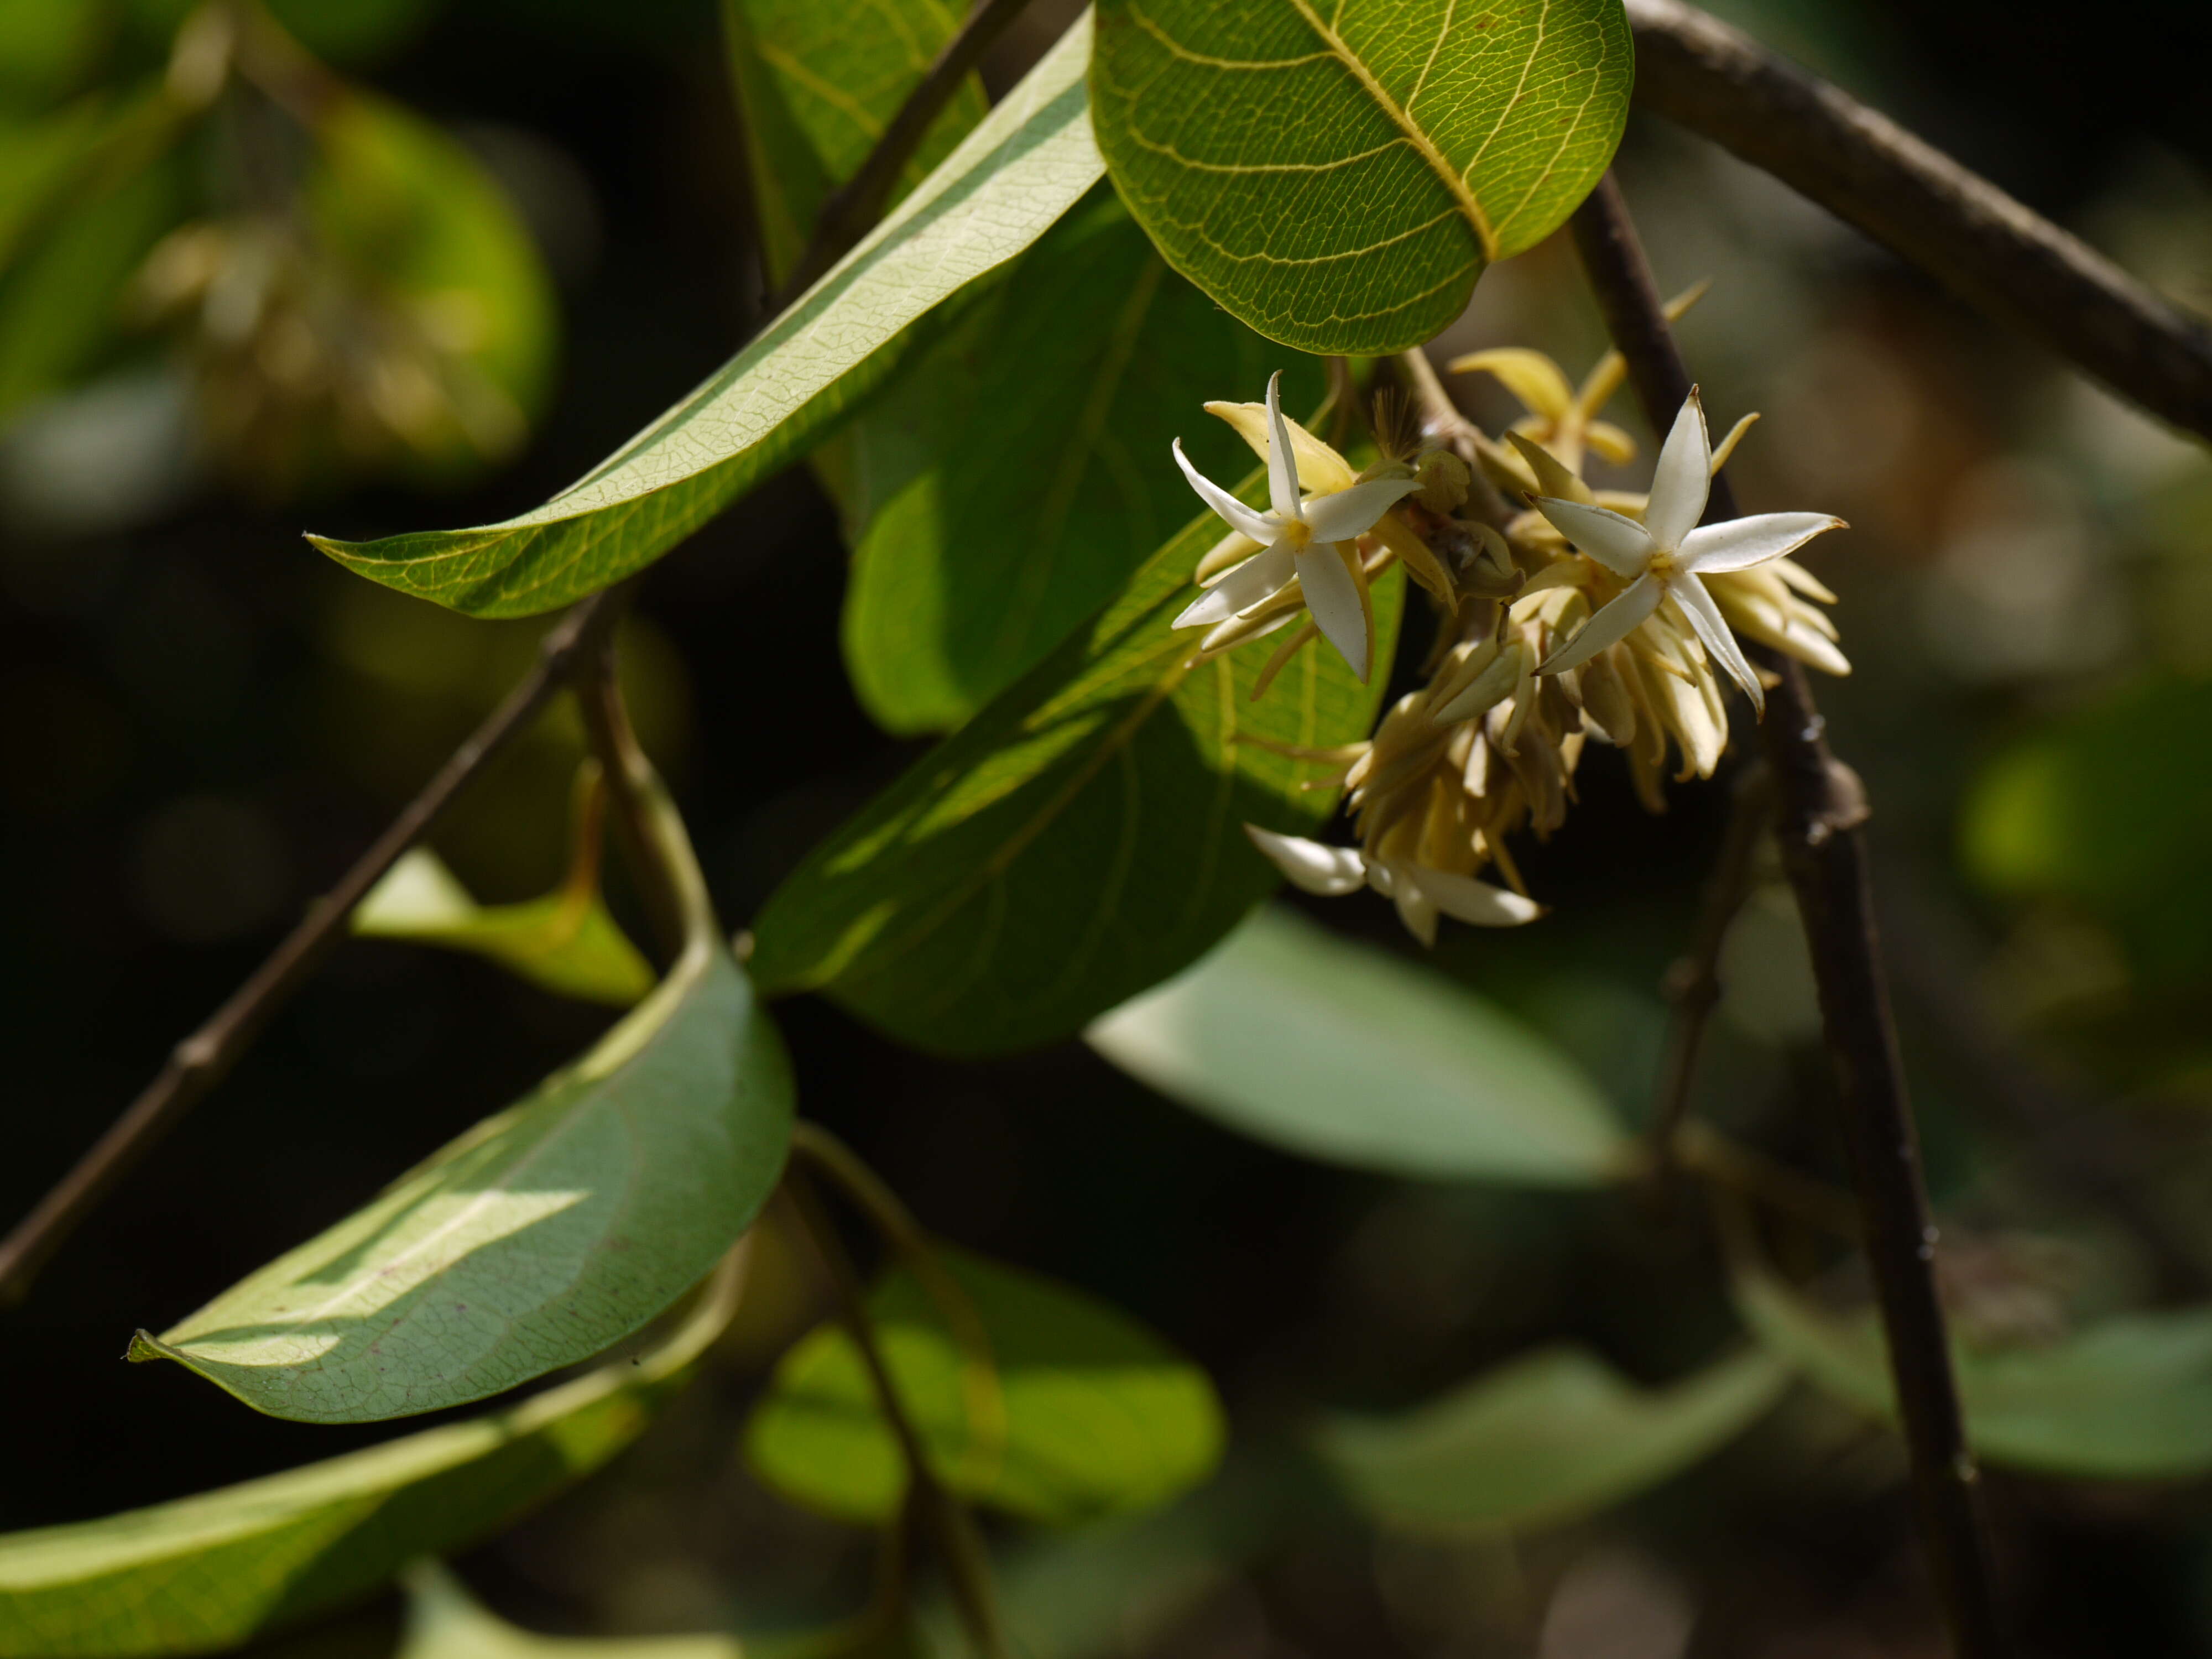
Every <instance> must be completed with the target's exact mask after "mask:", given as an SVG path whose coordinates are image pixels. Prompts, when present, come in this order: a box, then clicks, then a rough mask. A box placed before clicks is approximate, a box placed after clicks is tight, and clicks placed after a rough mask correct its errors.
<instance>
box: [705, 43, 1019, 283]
mask: <svg viewBox="0 0 2212 1659" xmlns="http://www.w3.org/2000/svg"><path fill="white" fill-rule="evenodd" d="M961 15H962V9H961V7H960V6H958V5H957V4H956V3H953V0H852V3H849V4H845V5H834V6H831V5H823V3H822V0H722V21H723V26H724V28H725V30H726V33H727V35H728V37H729V43H730V67H731V71H732V75H733V76H735V78H736V81H737V86H738V116H739V118H741V119H742V120H743V121H744V126H745V154H746V159H747V161H749V162H750V178H751V181H752V187H753V207H754V211H755V212H756V213H757V215H758V216H759V219H760V231H761V240H762V242H763V244H764V247H763V252H764V253H765V254H766V256H767V262H768V269H769V277H770V280H771V281H775V282H781V281H782V280H783V278H784V276H785V275H786V274H787V272H788V271H789V270H791V268H792V266H793V264H796V263H798V259H799V252H800V250H802V249H803V248H804V247H805V246H806V242H807V239H808V237H809V236H810V235H811V234H812V231H813V227H814V220H815V216H816V215H817V214H818V213H819V212H820V211H821V210H822V204H823V202H825V201H826V200H828V199H829V192H830V191H832V190H834V189H835V188H836V186H837V185H841V184H842V183H844V182H845V180H846V179H849V178H851V177H852V176H853V174H854V173H856V172H857V171H859V169H860V163H861V162H862V161H864V160H866V157H867V154H868V152H869V151H870V150H871V149H873V148H874V147H875V143H876V140H877V139H878V138H880V137H882V136H883V132H884V128H885V127H886V126H887V125H890V118H891V117H892V116H893V115H895V114H896V113H897V112H898V108H899V106H900V105H901V104H902V103H903V102H904V101H905V100H906V95H907V94H908V92H909V91H911V90H912V89H913V88H914V85H915V82H918V81H920V80H921V76H922V74H923V72H924V71H925V70H927V69H928V68H929V66H930V64H931V63H932V62H933V61H934V60H935V58H936V57H937V54H938V53H939V52H940V51H941V50H943V48H944V46H945V42H947V41H948V40H951V38H952V36H953V34H954V33H956V32H957V30H958V29H959V27H960V20H961ZM988 108H989V104H988V102H987V100H986V99H985V98H984V96H983V88H982V86H981V83H980V82H977V81H976V80H975V78H974V77H973V76H970V77H969V79H968V80H966V81H964V82H962V83H961V85H960V86H959V88H957V90H956V91H955V92H954V93H953V94H952V96H951V99H950V100H948V101H947V103H946V104H945V109H944V111H943V112H942V113H941V114H939V116H938V118H937V119H936V120H935V121H934V122H933V123H932V124H931V126H930V129H929V131H928V132H927V133H926V134H925V135H924V136H923V137H922V141H921V144H920V145H919V146H917V147H916V149H915V154H914V158H913V160H911V161H908V163H907V166H906V169H905V172H904V173H903V174H902V177H901V179H900V189H899V194H900V195H904V194H905V193H906V192H907V191H911V190H912V189H914V188H915V186H916V185H919V184H920V183H921V181H922V180H923V179H925V178H926V177H927V176H928V174H929V173H930V171H931V169H933V167H936V166H937V165H938V163H939V162H940V161H944V160H945V157H946V156H947V155H951V153H952V150H953V149H954V147H955V146H956V145H957V144H958V143H959V142H960V140H961V139H962V138H963V137H964V136H965V135H966V134H967V133H968V131H969V129H970V128H972V127H974V126H975V124H976V123H977V122H979V121H981V119H982V118H983V116H984V113H985V112H986V111H987V109H988Z"/></svg>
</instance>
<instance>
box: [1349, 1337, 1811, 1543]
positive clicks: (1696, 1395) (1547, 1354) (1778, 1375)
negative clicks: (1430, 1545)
mask: <svg viewBox="0 0 2212 1659" xmlns="http://www.w3.org/2000/svg"><path fill="white" fill-rule="evenodd" d="M1789 1380H1790V1372H1789V1368H1788V1367H1787V1366H1786V1365H1784V1364H1782V1363H1781V1362H1780V1361H1779V1360H1777V1359H1775V1358H1772V1357H1771V1356H1770V1355H1767V1354H1765V1353H1762V1352H1757V1351H1753V1352H1748V1353H1744V1354H1740V1355H1737V1356H1736V1357H1735V1358H1730V1359H1725V1360H1723V1361H1721V1362H1720V1363H1719V1364H1716V1365H1713V1366H1711V1367H1710V1368H1709V1369H1707V1370H1703V1371H1700V1372H1699V1373H1697V1374H1696V1375H1695V1376H1689V1377H1686V1378H1684V1379H1683V1380H1682V1381H1680V1382H1679V1383H1673V1384H1671V1385H1669V1386H1668V1387H1667V1388H1664V1389H1642V1388H1638V1386H1637V1385H1636V1384H1634V1383H1631V1382H1630V1381H1628V1379H1626V1377H1624V1376H1621V1375H1620V1372H1618V1371H1616V1370H1613V1368H1612V1367H1611V1366H1610V1365H1607V1364H1605V1362H1604V1361H1602V1360H1601V1359H1599V1358H1597V1357H1596V1356H1595V1355H1594V1354H1591V1353H1589V1352H1586V1351H1585V1350H1583V1349H1581V1348H1575V1347H1554V1348H1544V1349H1540V1350H1538V1351H1537V1352H1534V1353H1532V1354H1528V1355H1526V1356H1524V1357H1522V1358H1519V1359H1516V1360H1513V1361H1511V1362H1510V1363H1509V1364H1504V1365H1501V1366H1499V1367H1498V1369H1497V1370H1493V1371H1491V1372H1489V1373H1487V1374H1486V1375H1485V1376H1480V1377H1477V1378H1475V1379H1474V1381H1473V1382H1471V1383H1468V1384H1467V1385H1466V1386H1465V1387H1463V1388H1462V1389H1457V1390H1455V1391H1454V1392H1453V1393H1451V1394H1449V1395H1445V1396H1444V1397H1443V1398H1442V1399H1440V1400H1437V1401H1432V1402H1431V1403H1430V1404H1429V1405H1426V1406H1424V1407H1420V1408H1419V1409H1418V1410H1415V1411H1413V1412H1409V1413H1406V1414H1405V1415H1403V1416H1400V1417H1395V1418H1359V1417H1340V1418H1337V1419H1334V1420H1332V1421H1331V1422H1330V1423H1328V1425H1326V1426H1325V1427H1324V1428H1323V1430H1322V1431H1321V1434H1320V1437H1319V1444H1320V1448H1321V1451H1322V1457H1323V1459H1324V1460H1325V1461H1326V1462H1328V1465H1329V1467H1330V1468H1332V1469H1333V1470H1334V1472H1335V1474H1336V1475H1337V1477H1338V1478H1339V1480H1341V1481H1342V1482H1343V1484H1344V1486H1345V1488H1346V1491H1347V1492H1349V1493H1350V1494H1351V1496H1352V1498H1353V1500H1354V1501H1355V1502H1356V1503H1358V1504H1359V1505H1360V1507H1361V1508H1362V1509H1364V1510H1366V1511H1368V1512H1369V1513H1370V1514H1371V1515H1372V1516H1375V1517H1376V1520H1378V1521H1380V1522H1383V1524H1385V1525H1387V1526H1389V1527H1390V1528H1393V1529H1395V1530H1397V1531H1401V1532H1407V1533H1413V1534H1434V1535H1438V1536H1444V1537H1449V1536H1454V1535H1458V1534H1468V1533H1476V1532H1481V1531H1485V1530H1490V1529H1494V1528H1500V1527H1509V1528H1528V1527H1540V1526H1548V1525H1551V1524H1553V1523H1554V1522H1561V1521H1567V1520H1571V1519H1573V1518H1575V1517H1576V1516H1581V1515H1586V1514H1588V1513H1589V1512H1590V1511H1592V1510H1599V1509H1602V1508H1604V1507H1606V1506H1607V1504H1614V1503H1618V1502H1620V1500H1621V1499H1623V1498H1630V1497H1632V1496H1634V1495H1635V1494H1636V1493H1637V1492H1641V1491H1643V1490H1644V1488H1646V1487H1648V1486H1656V1485H1657V1484H1658V1483H1659V1482H1660V1481H1662V1480H1666V1479H1667V1478H1668V1476H1670V1475H1673V1474H1678V1473H1680V1471H1681V1470H1683V1469H1686V1468H1689V1467H1690V1466H1691V1465H1692V1464H1693V1463H1696V1462H1699V1460H1701V1459H1703V1458H1705V1457H1706V1456H1707V1455H1710V1454H1711V1453H1712V1452H1714V1451H1716V1450H1717V1449H1719V1448H1720V1447H1722V1446H1723V1445H1725V1444H1726V1443H1728V1442H1729V1441H1730V1440H1732V1439H1734V1438H1735V1437H1736V1436H1737V1435H1738V1434H1740V1433H1741V1432H1742V1431H1744V1430H1745V1429H1746V1428H1747V1427H1748V1426H1749V1425H1751V1424H1752V1422H1753V1420H1754V1419H1757V1418H1758V1417H1759V1415H1760V1414H1761V1413H1764V1412H1765V1411H1766V1409H1767V1408H1768V1407H1771V1405H1773V1403H1774V1402H1775V1401H1776V1400H1777V1399H1778V1398H1779V1397H1780V1395H1781V1394H1782V1391H1783V1389H1784V1388H1785V1387H1786V1386H1787V1385H1788V1383H1789Z"/></svg>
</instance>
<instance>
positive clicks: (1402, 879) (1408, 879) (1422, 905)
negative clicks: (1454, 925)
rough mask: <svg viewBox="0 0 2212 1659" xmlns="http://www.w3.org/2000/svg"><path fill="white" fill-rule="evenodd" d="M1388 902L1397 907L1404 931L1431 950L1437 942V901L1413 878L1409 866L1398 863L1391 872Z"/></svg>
mask: <svg viewBox="0 0 2212 1659" xmlns="http://www.w3.org/2000/svg"><path fill="white" fill-rule="evenodd" d="M1391 874H1392V876H1393V878H1394V879H1393V881H1392V883H1391V887H1390V902H1392V903H1393V904H1395V905H1396V906H1397V907H1398V920H1399V921H1402V922H1404V923H1405V924H1406V931H1407V933H1411V934H1412V935H1413V937H1414V938H1415V939H1419V940H1420V941H1421V943H1422V944H1424V945H1427V946H1429V947H1430V948H1431V950H1433V949H1435V948H1436V943H1437V902H1436V901H1435V900H1434V899H1432V898H1431V897H1430V896H1428V894H1427V893H1426V892H1425V891H1423V890H1422V888H1421V885H1420V884H1419V882H1417V881H1416V880H1414V879H1413V870H1412V868H1411V866H1407V865H1402V864H1401V865H1398V866H1395V867H1394V869H1393V870H1392V872H1391Z"/></svg>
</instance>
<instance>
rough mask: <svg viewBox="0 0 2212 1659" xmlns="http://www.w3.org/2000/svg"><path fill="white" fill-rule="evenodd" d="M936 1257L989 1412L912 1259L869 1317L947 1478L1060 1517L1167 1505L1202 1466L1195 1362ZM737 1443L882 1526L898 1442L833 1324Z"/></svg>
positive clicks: (973, 1264)
mask: <svg viewBox="0 0 2212 1659" xmlns="http://www.w3.org/2000/svg"><path fill="white" fill-rule="evenodd" d="M936 1255H937V1260H938V1261H939V1264H940V1265H941V1267H943V1268H944V1269H945V1274H946V1276H947V1277H949V1278H950V1279H951V1281H952V1286H953V1287H954V1289H955V1290H956V1291H957V1294H958V1295H959V1296H960V1297H962V1298H963V1299H964V1302H965V1304H966V1307H965V1309H964V1310H963V1312H964V1313H966V1314H972V1316H973V1317H974V1319H975V1321H976V1322H979V1324H980V1328H981V1333H982V1334H983V1336H984V1337H985V1338H986V1339H987V1342H988V1346H989V1355H988V1358H989V1362H990V1364H991V1365H992V1367H993V1369H994V1371H995V1375H996V1380H997V1386H996V1388H995V1389H987V1390H985V1391H984V1399H985V1400H986V1401H987V1402H988V1403H987V1406H985V1407H981V1408H979V1407H977V1404H976V1391H975V1389H973V1387H972V1386H970V1383H969V1367H970V1366H971V1364H974V1363H975V1355H973V1353H972V1352H971V1351H970V1348H969V1346H968V1345H967V1344H965V1343H963V1340H962V1339H961V1337H960V1336H959V1335H957V1334H956V1333H955V1329H954V1328H953V1326H952V1324H951V1322H949V1320H948V1315H947V1311H946V1310H945V1308H944V1307H943V1306H942V1305H941V1304H940V1301H939V1297H934V1296H933V1295H931V1294H930V1292H929V1291H928V1290H927V1289H925V1287H924V1285H923V1283H922V1281H921V1280H920V1279H917V1278H916V1277H915V1275H914V1274H913V1273H911V1272H910V1271H908V1270H906V1269H903V1268H902V1269H900V1270H899V1271H897V1272H895V1273H891V1274H890V1276H889V1277H887V1278H886V1279H884V1282H883V1283H882V1284H881V1285H878V1287H877V1288H876V1290H875V1291H874V1293H873V1294H872V1296H871V1297H869V1300H868V1312H869V1317H870V1319H871V1320H872V1322H873V1323H874V1325H875V1327H876V1331H877V1338H878V1342H879V1343H880V1344H881V1346H882V1348H883V1352H884V1364H885V1365H886V1366H887V1367H888V1368H889V1370H890V1375H891V1378H892V1382H893V1383H894V1385H895V1386H896V1388H897V1389H898V1392H899V1399H900V1401H901V1403H902V1405H903V1406H904V1407H905V1408H906V1410H907V1413H908V1416H909V1417H910V1419H912V1421H913V1423H914V1425H915V1432H916V1433H917V1434H918V1435H919V1436H920V1437H921V1440H922V1442H923V1443H924V1446H925V1448H926V1449H927V1454H928V1456H929V1461H930V1467H931V1468H932V1469H933V1470H934V1471H935V1473H936V1474H938V1476H939V1479H941V1480H943V1481H944V1482H945V1485H946V1486H948V1487H949V1488H951V1490H952V1491H954V1492H959V1493H962V1494H963V1495H964V1496H966V1497H969V1498H973V1499H975V1501H976V1502H978V1503H983V1504H991V1505H993V1506H994V1507H995V1508H999V1509H1003V1510H1008V1511H1010V1512H1011V1513H1012V1514H1015V1515H1019V1516H1024V1517H1026V1518H1028V1519H1030V1520H1033V1521H1042V1522H1053V1523H1059V1524H1065V1523H1068V1522H1078V1521H1086V1520H1091V1519H1094V1518H1097V1517H1098V1516H1106V1515H1112V1514H1117V1513H1121V1512H1124V1511H1128V1510H1140V1509H1146V1508H1149V1507H1150V1506H1152V1505H1153V1504H1160V1503H1164V1502H1165V1501H1167V1500H1168V1499H1169V1498H1173V1497H1176V1496H1177V1495H1178V1494H1180V1493H1182V1492H1185V1491H1187V1490H1188V1489H1189V1488H1191V1487H1193V1486H1196V1485H1198V1484H1199V1483H1200V1481H1202V1480H1205V1479H1206V1476H1207V1475H1208V1474H1212V1470H1213V1467H1214V1464H1215V1463H1216V1462H1217V1461H1218V1459H1219V1457H1220V1454H1221V1444H1222V1415H1221V1407H1220V1402H1219V1401H1218V1400H1217V1399H1216V1398H1215V1396H1214V1392H1213V1385H1212V1383H1210V1382H1208V1381H1207V1379H1206V1373H1205V1372H1203V1371H1201V1370H1199V1369H1198V1367H1197V1366H1195V1365H1194V1364H1191V1362H1190V1361H1189V1360H1188V1359H1185V1358H1182V1356H1181V1355H1179V1354H1177V1353H1176V1352H1174V1351H1173V1350H1172V1349H1170V1347H1169V1346H1167V1345H1166V1344H1165V1343H1164V1342H1163V1341H1161V1340H1160V1339H1159V1338H1158V1337H1156V1336H1154V1335H1153V1334H1152V1333H1150V1332H1149V1331H1146V1329H1144V1328H1142V1327H1141V1326H1139V1325H1138V1324H1137V1323H1136V1322H1134V1321H1133V1320H1131V1319H1130V1318H1128V1317H1127V1316H1126V1315H1124V1314H1121V1313H1120V1312H1118V1311H1116V1310H1115V1309H1113V1308H1110V1307H1108V1306H1107V1305H1106V1304H1103V1303H1102V1302H1098V1301H1097V1300H1095V1299H1094V1298H1092V1297H1088V1296H1085V1295H1084V1294H1083V1293H1082V1292H1080V1291H1075V1290H1073V1289H1071V1288H1069V1287H1068V1286H1066V1285H1058V1284H1054V1282H1052V1281H1051V1280H1049V1279H1044V1278H1042V1277H1040V1276H1038V1275H1036V1274H1035V1273H1025V1272H1023V1271H1021V1270H1020V1269H1018V1268H1014V1267H1006V1266H1005V1265H1003V1264H1001V1263H999V1262H994V1261H987V1260H985V1259H984V1258H982V1257H981V1256H977V1255H971V1254H969V1253H968V1252H967V1251H964V1250H957V1249H949V1248H945V1247H942V1246H940V1247H938V1249H937V1251H936ZM979 1418H981V1419H983V1420H980V1421H979V1420H978V1419H979ZM745 1450H746V1455H747V1456H748V1457H749V1458H750V1461H751V1463H752V1466H753V1468H754V1469H755V1470H756V1471H757V1473H758V1474H760V1475H761V1477H762V1478H763V1480H766V1481H768V1482H769V1485H771V1486H774V1487H775V1489H776V1490H777V1491H779V1492H782V1493H784V1494H785V1495H786V1496H787V1497H788V1498H792V1499H793V1500H794V1501H795V1502H798V1503H801V1504H805V1505H806V1506H807V1507H809V1508H811V1509H816V1510H821V1511H823V1513H825V1514H828V1515H832V1516H837V1517H839V1518H840V1519H842V1520H848V1521H854V1522H863V1523H869V1524H877V1523H881V1522H886V1521H889V1520H890V1519H892V1518H893V1517H894V1516H896V1515H897V1513H898V1511H899V1507H900V1505H901V1504H902V1502H903V1501H904V1498H905V1495H906V1485H907V1474H906V1468H905V1465H904V1463H903V1462H902V1461H901V1459H900V1455H899V1449H898V1444H897V1442H896V1440H894V1439H893V1437H892V1436H891V1432H890V1428H889V1427H888V1426H887V1425H885V1424H884V1420H883V1418H882V1415H881V1413H879V1412H878V1409H877V1407H876V1402H875V1395H874V1391H873V1389H872V1387H871V1385H870V1383H869V1379H868V1374H867V1371H866V1368H865V1367H864V1366H863V1364H862V1363H861V1360H860V1352H859V1350H857V1349H856V1348H855V1347H854V1346H853V1343H852V1340H851V1338H849V1337H848V1336H847V1335H846V1334H845V1333H844V1332H843V1331H842V1329H840V1328H836V1327H834V1326H824V1327H823V1328H821V1329H819V1330H817V1331H816V1332H815V1333H814V1334H811V1336H809V1337H807V1338H806V1339H805V1340H803V1341H802V1342H800V1343H799V1346H797V1347H795V1348H793V1350H792V1351H791V1352H790V1353H788V1354H787V1355H786V1356H785V1357H784V1359H783V1362H782V1363H781V1364H780V1365H778V1366H777V1368H776V1372H775V1381H774V1382H773V1383H772V1384H771V1385H770V1388H769V1395H768V1397H767V1398H766V1399H765V1400H764V1401H762V1403H761V1405H760V1407H759V1408H758V1409H757V1411H756V1412H755V1413H754V1416H753V1419H752V1422H751V1424H750V1425H749V1427H748V1428H747V1430H746V1434H745Z"/></svg>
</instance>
